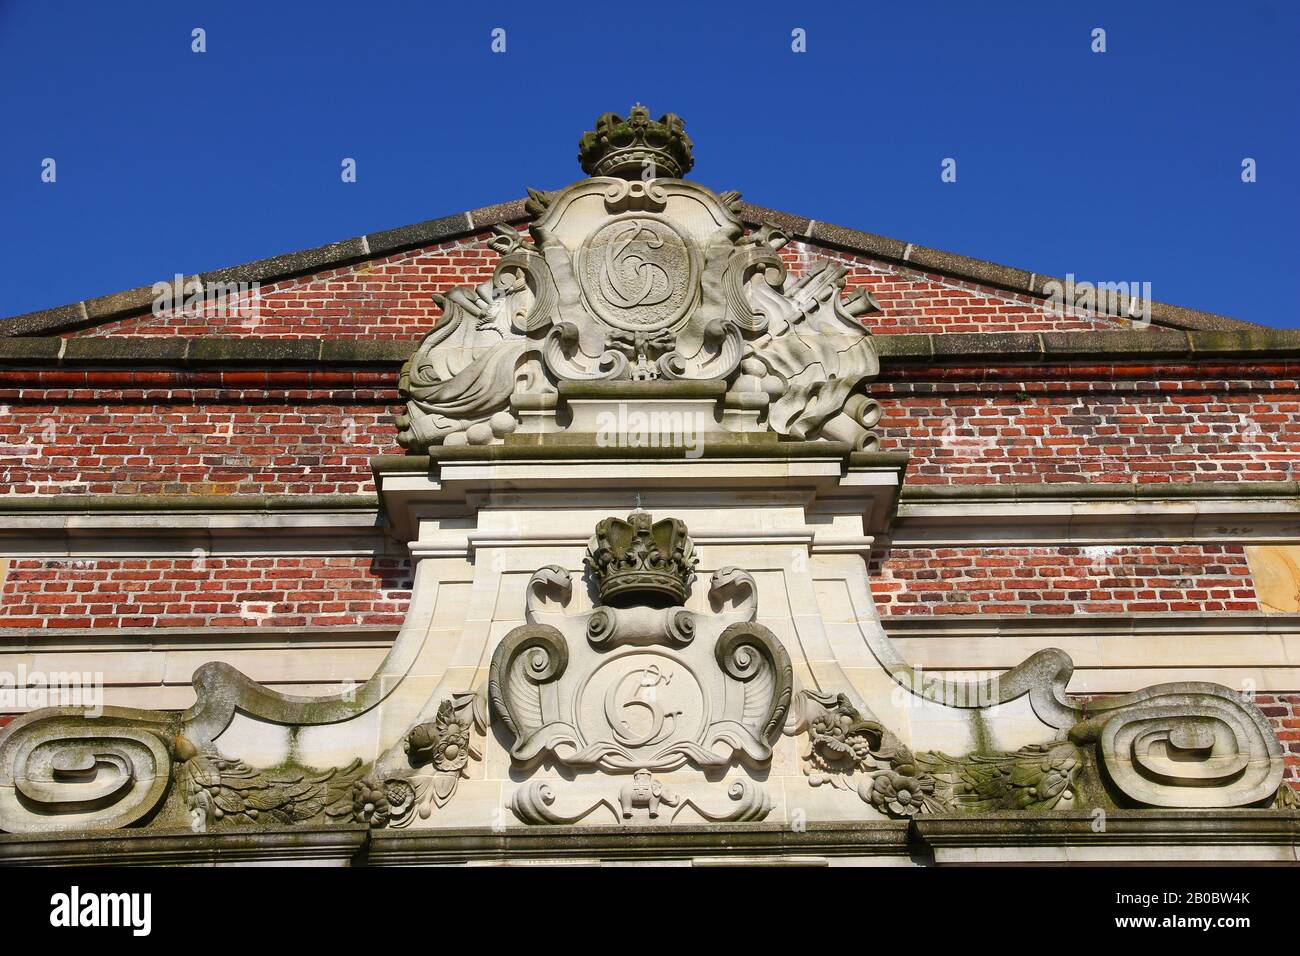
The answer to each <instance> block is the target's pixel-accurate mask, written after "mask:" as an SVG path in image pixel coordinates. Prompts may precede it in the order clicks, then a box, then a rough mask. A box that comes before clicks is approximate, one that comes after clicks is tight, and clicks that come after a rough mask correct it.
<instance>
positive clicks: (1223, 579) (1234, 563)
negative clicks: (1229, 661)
mask: <svg viewBox="0 0 1300 956" xmlns="http://www.w3.org/2000/svg"><path fill="white" fill-rule="evenodd" d="M870 571H871V587H872V593H873V594H874V596H875V600H876V605H877V607H878V608H879V609H880V613H881V614H882V615H885V616H890V615H953V614H962V615H964V614H1016V615H1028V614H1146V613H1170V612H1183V611H1229V612H1230V611H1243V612H1244V611H1250V612H1255V611H1258V610H1259V602H1258V600H1257V599H1256V596H1255V586H1254V583H1253V581H1252V579H1251V576H1250V568H1249V566H1248V565H1247V563H1246V555H1245V550H1244V549H1243V548H1242V547H1240V546H1238V545H1145V546H1133V547H1127V546H1126V547H1093V548H1077V547H995V548H893V549H892V550H891V551H889V552H888V553H879V554H875V555H873V556H872V561H871V568H870Z"/></svg>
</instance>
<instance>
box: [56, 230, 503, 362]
mask: <svg viewBox="0 0 1300 956" xmlns="http://www.w3.org/2000/svg"><path fill="white" fill-rule="evenodd" d="M488 236H489V233H481V234H479V235H478V236H474V237H471V238H468V239H463V240H460V241H457V242H451V243H443V244H440V245H435V246H428V247H426V248H423V249H415V250H411V251H408V252H403V253H399V254H397V255H392V256H386V257H384V258H381V259H372V260H368V261H366V262H361V263H357V264H355V265H351V266H345V267H343V268H339V269H332V270H330V271H328V272H319V273H315V274H313V275H309V276H302V277H300V278H296V279H287V280H285V281H282V282H275V283H268V284H264V285H263V286H262V287H261V288H260V289H259V290H258V302H257V310H256V314H255V316H253V317H244V316H241V315H231V314H226V315H215V314H214V313H213V310H207V311H206V312H203V313H200V314H199V315H188V314H185V313H184V312H182V313H181V314H168V315H164V316H162V317H158V316H154V315H152V314H146V315H144V316H140V317H136V318H131V319H122V320H119V321H116V322H109V323H106V324H104V325H100V326H96V327H95V328H93V329H90V330H88V331H85V332H74V333H71V334H72V335H240V336H260V337H264V338H281V339H283V338H290V339H292V338H332V339H419V338H421V337H422V336H423V335H424V334H425V333H426V332H428V331H429V330H430V329H431V328H433V325H434V322H435V320H436V319H437V318H438V316H439V315H441V310H440V309H439V308H438V307H437V305H435V304H434V302H433V299H432V298H431V296H432V294H433V293H434V292H444V291H446V290H447V289H449V288H451V287H452V286H456V285H477V284H478V283H480V282H483V281H484V280H485V279H489V278H491V276H492V270H493V269H495V268H496V264H497V260H498V259H499V258H500V257H499V256H498V255H497V253H495V252H493V251H492V250H491V249H489V248H488V247H487V246H486V245H485V244H484V242H485V240H486V239H487V238H488ZM196 311H197V310H196ZM229 311H230V312H234V311H235V310H234V309H233V308H232V309H230V310H229Z"/></svg>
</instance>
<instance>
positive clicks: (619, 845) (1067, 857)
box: [0, 810, 1300, 866]
mask: <svg viewBox="0 0 1300 956" xmlns="http://www.w3.org/2000/svg"><path fill="white" fill-rule="evenodd" d="M1298 837H1300V817H1297V816H1296V815H1295V814H1294V813H1290V812H1285V811H1270V810H1179V811H1177V812H1170V811H1163V810H1137V811H1134V810H1112V811H1110V812H1108V813H1107V814H1106V816H1105V826H1104V827H1103V828H1100V829H1099V828H1098V827H1097V822H1096V817H1095V815H1093V814H1090V813H1062V814H1053V815H1040V814H1035V815H1032V816H1026V815H1024V814H996V813H991V814H974V813H969V814H962V815H960V816H922V817H917V818H915V819H913V820H911V821H908V820H870V821H846V822H843V823H822V822H813V823H808V824H807V825H805V826H804V827H801V828H799V829H798V830H795V829H793V828H791V827H790V826H788V825H785V824H769V823H742V824H711V825H689V826H671V827H669V826H640V827H609V826H547V827H533V828H528V827H508V828H505V829H492V828H488V827H466V828H457V829H422V830H377V831H372V830H369V829H367V828H365V827H363V826H358V825H353V826H333V827H315V828H310V827H295V828H293V829H271V828H266V829H262V830H257V831H243V832H238V831H236V832H230V833H193V832H191V831H189V830H164V831H138V830H137V831H133V830H121V831H117V832H107V833H82V832H69V833H51V834H42V835H39V836H32V835H28V834H4V835H0V862H3V863H5V864H7V865H22V864H28V865H31V864H45V865H49V864H63V865H93V864H96V863H104V862H106V861H111V862H112V863H113V864H114V865H119V866H120V865H137V866H139V865H169V864H170V865H177V864H196V863H208V864H212V863H218V862H220V863H235V862H240V861H248V862H253V861H257V862H266V863H276V862H306V861H312V862H317V863H331V862H332V863H335V864H337V865H347V864H349V863H350V864H351V865H368V866H394V865H398V866H400V865H412V864H426V865H429V864H457V863H468V862H477V863H493V862H496V863H520V862H526V861H528V860H536V859H545V860H548V861H558V860H568V861H570V862H572V863H576V864H583V863H589V864H595V863H599V862H602V861H606V860H628V861H631V860H665V861H666V860H682V859H683V858H687V859H691V860H692V862H693V863H694V865H697V866H698V865H705V866H707V865H710V864H718V865H733V864H737V863H745V862H754V863H763V864H767V865H774V864H777V865H779V864H785V865H794V866H810V865H811V866H816V865H823V866H824V865H828V864H829V863H830V861H831V859H833V858H845V857H853V858H864V857H877V858H879V857H888V858H892V859H893V860H895V861H897V862H901V863H906V862H911V863H921V864H925V863H931V862H932V863H937V864H940V865H944V864H963V863H991V862H1062V863H1064V862H1102V861H1114V862H1121V861H1127V862H1137V861H1140V860H1141V859H1143V858H1145V857H1146V856H1147V854H1148V853H1150V854H1152V858H1153V859H1165V860H1168V859H1170V858H1171V857H1172V858H1174V859H1179V858H1181V857H1180V856H1179V854H1180V852H1181V853H1183V854H1184V855H1185V857H1186V859H1187V860H1188V861H1191V860H1197V861H1202V862H1204V861H1211V860H1216V859H1222V860H1224V861H1228V860H1234V861H1238V862H1245V861H1247V860H1257V861H1259V862H1286V863H1294V862H1295V861H1296V859H1297V857H1296V843H1297V838H1298Z"/></svg>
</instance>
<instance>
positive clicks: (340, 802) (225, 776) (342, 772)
mask: <svg viewBox="0 0 1300 956" xmlns="http://www.w3.org/2000/svg"><path fill="white" fill-rule="evenodd" d="M176 757H177V759H178V760H180V761H182V763H181V768H180V771H179V778H180V784H181V788H182V790H183V792H184V795H185V803H186V806H187V807H188V808H189V811H190V825H191V826H192V827H193V828H194V829H195V830H205V829H208V827H210V826H211V825H213V824H216V823H220V822H221V821H223V820H229V821H230V822H232V823H244V824H252V823H258V822H266V821H269V820H274V821H275V822H277V823H282V824H291V823H309V822H310V823H323V822H350V821H351V820H353V819H358V820H359V822H365V823H368V824H370V825H372V826H383V825H384V824H386V823H387V822H388V813H389V808H388V805H387V803H386V802H384V803H383V804H382V807H381V806H379V805H378V803H379V801H378V799H376V798H374V797H372V796H371V795H370V794H371V793H372V791H375V790H377V789H378V785H377V784H375V783H374V782H373V781H370V780H368V779H366V778H365V775H364V772H365V768H363V767H362V765H361V761H360V760H354V761H353V762H352V763H350V764H349V765H348V766H346V767H341V768H340V767H334V768H330V769H328V770H320V771H309V770H304V769H291V770H286V771H285V772H283V773H272V772H270V771H263V770H258V769H256V768H254V767H250V766H248V765H247V764H246V763H244V762H243V761H242V760H238V759H231V758H227V757H223V756H221V755H220V754H219V753H217V752H216V751H215V750H209V751H200V750H199V749H198V748H197V747H195V746H194V744H193V743H192V742H190V740H189V739H188V738H186V737H185V736H184V735H181V736H179V737H177V739H176Z"/></svg>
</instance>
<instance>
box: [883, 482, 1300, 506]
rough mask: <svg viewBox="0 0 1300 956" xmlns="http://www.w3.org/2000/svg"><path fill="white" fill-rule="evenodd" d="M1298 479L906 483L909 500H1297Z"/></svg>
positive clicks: (905, 499)
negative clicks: (961, 483)
mask: <svg viewBox="0 0 1300 956" xmlns="http://www.w3.org/2000/svg"><path fill="white" fill-rule="evenodd" d="M1298 496H1300V482H1296V481H1151V482H1134V481H1117V482H1092V483H1082V482H1048V483H1046V484H1016V483H1014V482H1007V483H1005V484H997V483H989V484H978V485H973V484H972V485H921V484H911V485H904V486H903V490H902V494H901V497H902V500H903V502H904V503H906V504H918V503H921V502H937V503H945V502H960V501H975V500H978V501H1005V502H1018V501H1024V502H1030V501H1063V502H1068V501H1126V500H1132V499H1138V500H1142V501H1172V500H1193V501H1195V500H1201V499H1206V498H1216V499H1222V498H1295V497H1298Z"/></svg>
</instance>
